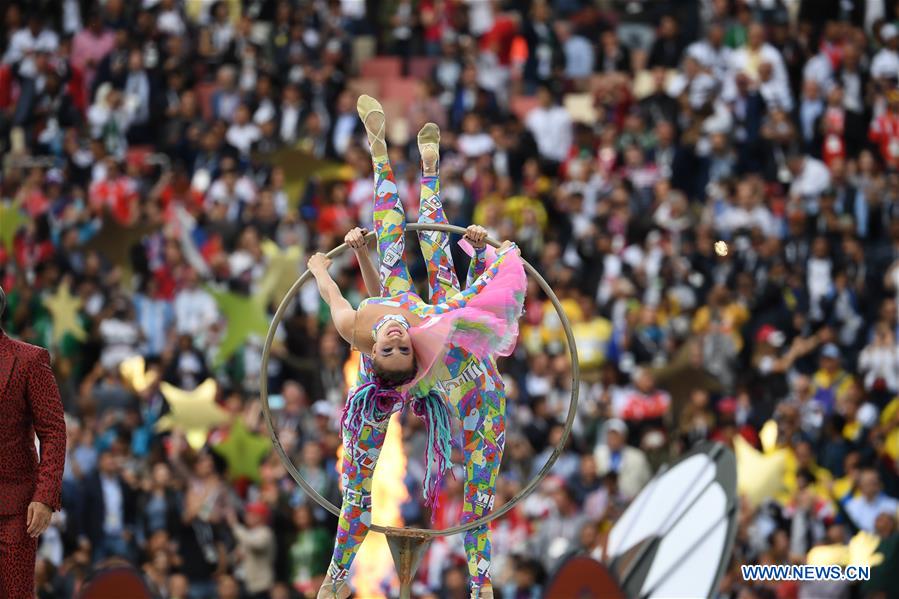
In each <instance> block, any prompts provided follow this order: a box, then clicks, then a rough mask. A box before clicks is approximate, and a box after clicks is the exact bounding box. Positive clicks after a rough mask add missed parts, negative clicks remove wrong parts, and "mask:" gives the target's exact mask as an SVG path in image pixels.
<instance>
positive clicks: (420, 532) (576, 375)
mask: <svg viewBox="0 0 899 599" xmlns="http://www.w3.org/2000/svg"><path fill="white" fill-rule="evenodd" d="M406 230H407V231H440V232H443V233H456V234H458V235H464V234H465V229H463V228H462V227H457V226H455V225H447V224H437V223H407V224H406ZM374 236H375V234H374V232H370V233H368V235H367V238H373V237H374ZM487 243H489V244H490V245H492V246H493V247H499V245H500V244H499V243H498V242H497V241H495V240H493V239H487ZM348 247H349V246H347V244H345V243H344V244H341V245H339V246H337V247H336V248H334V249H333V250H331V251H330V252H328V254H327V255H328V258H333V257H335V256H339V255H340V254H342V253H343V252H344V251H346V250H347V248H348ZM522 262H523V263H524V268H525V270H526V271H527V272H528V274H530V275H531V276H532V277H534V279H535V280H536V281H537V284H538V285H539V286H540V288H541V289H542V290H543V292H544V293H546V295H547V297H549V300H550V301H551V302H552V304H553V307H554V308H555V309H556V312H557V313H558V315H559V320H561V322H562V328H563V329H564V330H565V337H566V339H567V340H568V352H569V354H570V355H571V401H570V403H569V404H568V418H567V419H566V421H565V430H564V431H563V432H562V438H561V439H560V440H559V444H558V445H557V446H556V448H555V449H554V450H553V452H552V454H551V455H550V456H549V459H548V460H547V461H546V464H544V465H543V468H542V469H541V470H540V472H538V473H537V476H536V477H534V478H533V479H532V480H531V482H530V483H528V485H527V486H526V487H525V488H524V489H522V490H521V491H519V493H518V495H516V496H515V497H513V498H512V499H511V500H509V501H508V502H507V503H506V504H505V505H503V506H502V507H500V508H499V509H497V510H495V511H492V512H490V513H489V514H486V515H484V516H482V517H480V518H478V519H476V520H472V521H471V522H468V523H467V524H460V525H458V526H453V527H450V528H444V529H440V530H437V529H431V528H407V527H399V528H398V527H393V526H380V525H377V524H372V525H371V527H370V530H373V531H375V532H381V533H387V534H391V535H394V536H404V537H410V536H412V537H419V538H433V537H443V536H450V535H455V534H459V533H462V532H466V531H469V530H472V529H474V528H477V527H479V526H483V525H486V524H489V523H490V522H492V521H493V520H496V519H497V518H499V517H500V516H502V515H504V514H505V513H506V512H508V511H509V510H511V509H512V508H513V507H514V506H515V504H516V503H518V502H519V501H521V500H522V499H524V498H525V497H527V496H528V495H530V494H531V493H532V492H533V491H534V489H536V488H537V485H539V484H540V482H541V481H542V480H543V479H544V478H545V477H546V475H547V474H549V471H550V469H551V468H552V467H553V464H555V463H556V460H557V459H559V456H560V455H561V453H562V451H563V449H564V447H565V444H566V442H567V441H568V436H569V435H570V434H571V427H572V425H573V424H574V417H575V415H576V414H577V402H578V392H579V387H580V363H579V362H578V356H577V346H576V345H575V341H574V333H573V332H572V330H571V323H570V322H569V321H568V317H567V316H566V315H565V311H564V310H563V309H562V304H561V303H560V302H559V298H558V297H556V294H555V293H554V292H553V290H552V288H551V287H550V286H549V284H548V283H547V282H546V279H544V278H543V277H542V276H541V275H540V273H538V272H537V271H536V270H535V269H534V267H533V266H531V265H530V264H528V262H527V261H525V260H522ZM311 276H312V273H311V272H309V271H308V270H307V271H306V272H304V273H303V274H302V276H300V278H299V279H297V280H296V282H295V283H294V284H293V286H292V287H291V288H290V290H289V291H288V292H287V295H285V296H284V299H282V300H281V304H280V305H279V306H278V310H277V311H276V312H275V316H274V318H273V319H272V324H271V325H270V326H269V329H268V335H267V336H266V338H265V345H264V347H263V349H262V372H263V376H262V377H261V385H260V389H259V393H260V395H261V396H262V412H263V415H264V416H265V424H266V425H267V426H268V430H269V434H270V435H271V437H272V445H274V447H275V451H276V452H277V453H278V457H279V458H281V462H282V463H283V464H284V467H285V468H286V469H287V471H288V472H289V473H290V476H291V477H292V478H293V479H294V480H295V481H296V482H297V484H299V485H300V487H301V488H302V489H303V491H304V492H305V493H306V494H307V495H309V497H311V498H312V499H313V500H314V501H315V502H316V503H317V504H318V505H320V506H322V507H323V508H325V509H326V510H328V511H329V512H331V513H332V514H334V515H335V516H339V515H340V508H338V507H337V506H336V505H334V504H333V503H331V502H330V501H328V500H327V499H325V498H324V497H322V496H321V495H320V494H319V493H318V491H316V490H315V489H313V488H312V486H311V485H310V484H309V483H308V482H306V479H304V478H303V476H302V475H301V474H300V472H299V470H297V468H296V466H294V464H293V462H292V461H291V459H290V457H289V456H288V455H287V452H286V451H285V450H284V446H282V445H281V441H280V439H278V433H277V431H276V430H275V425H274V422H273V421H272V410H271V407H270V406H269V403H268V377H267V376H266V375H265V373H267V372H268V360H269V353H270V352H271V348H272V342H273V341H274V338H275V331H276V330H277V328H278V325H280V324H281V320H282V319H283V318H284V312H285V311H286V310H287V307H288V306H289V305H290V303H291V301H293V298H294V297H296V295H297V293H298V292H299V290H300V288H301V287H302V286H303V285H304V284H305V283H306V282H307V281H309V279H310V278H311Z"/></svg>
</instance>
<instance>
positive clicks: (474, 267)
mask: <svg viewBox="0 0 899 599" xmlns="http://www.w3.org/2000/svg"><path fill="white" fill-rule="evenodd" d="M459 247H461V248H462V251H463V252H465V253H466V254H468V255H469V256H470V257H471V262H469V264H468V278H467V279H466V281H465V286H466V287H471V286H472V285H474V282H475V281H476V280H477V278H478V277H480V276H481V275H482V274H484V272H485V271H486V270H487V267H488V266H490V265H491V264H493V263H494V262H495V261H496V248H494V247H493V246H490V245H485V246H484V247H482V248H477V249H475V248H474V246H472V245H471V244H470V243H468V241H467V240H466V239H465V238H462V239H461V240H460V241H459Z"/></svg>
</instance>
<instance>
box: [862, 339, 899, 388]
mask: <svg viewBox="0 0 899 599" xmlns="http://www.w3.org/2000/svg"><path fill="white" fill-rule="evenodd" d="M858 369H859V371H860V372H862V373H863V374H864V376H865V379H864V382H865V389H866V390H868V391H872V390H877V389H878V388H882V390H883V391H888V392H889V393H896V391H897V390H899V346H897V345H896V335H895V333H894V332H893V329H891V328H890V326H889V325H888V324H886V323H885V322H882V323H880V324H878V325H877V328H876V329H875V330H874V339H872V340H871V343H870V344H868V345H867V346H865V349H863V350H862V352H861V354H860V355H859V357H858Z"/></svg>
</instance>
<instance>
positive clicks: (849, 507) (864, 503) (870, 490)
mask: <svg viewBox="0 0 899 599" xmlns="http://www.w3.org/2000/svg"><path fill="white" fill-rule="evenodd" d="M858 488H859V491H860V493H859V494H858V495H857V496H855V497H852V498H850V499H849V500H848V501H847V502H846V504H845V505H846V513H847V514H849V517H850V518H852V522H853V523H854V524H855V525H856V526H858V527H859V528H860V529H862V530H864V531H866V532H870V533H873V532H874V522H875V521H876V520H877V517H878V516H879V515H880V514H890V515H891V516H893V517H894V518H895V517H896V514H897V513H899V501H897V500H896V499H894V498H893V497H890V496H888V495H887V494H886V493H884V492H883V488H882V486H881V483H880V475H879V474H878V473H877V470H875V469H874V468H868V469H866V470H863V471H862V472H861V474H860V475H859V480H858Z"/></svg>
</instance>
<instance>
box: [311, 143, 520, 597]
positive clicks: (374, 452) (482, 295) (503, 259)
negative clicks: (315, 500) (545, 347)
mask: <svg viewBox="0 0 899 599" xmlns="http://www.w3.org/2000/svg"><path fill="white" fill-rule="evenodd" d="M374 170H375V211H374V220H375V232H376V234H377V237H378V253H379V256H380V261H381V267H380V279H381V281H380V282H381V294H382V295H383V296H385V297H380V298H369V299H367V300H365V301H366V302H370V303H375V302H376V303H380V304H386V305H393V306H397V307H401V308H403V309H405V310H408V311H409V312H411V313H413V314H416V315H418V316H421V317H426V321H425V323H423V324H422V325H420V326H419V327H414V328H419V329H422V330H423V331H424V330H427V333H428V334H429V335H432V339H431V343H429V345H432V346H434V347H442V348H448V349H446V350H445V351H442V352H440V353H438V354H435V361H438V360H439V361H440V362H441V364H440V365H437V364H434V366H435V367H434V368H426V369H425V372H420V373H419V375H418V376H417V377H416V380H415V381H414V382H413V384H412V387H411V389H410V390H409V393H410V394H411V396H412V397H413V399H412V408H413V410H414V411H415V413H416V414H418V415H419V416H422V417H423V418H424V419H425V421H426V423H427V425H428V437H429V438H428V476H427V480H426V481H425V485H424V487H425V496H426V499H427V502H428V503H429V504H430V505H431V506H433V505H434V504H435V503H436V498H437V492H438V490H439V482H440V478H441V476H442V474H443V471H444V469H445V468H447V467H448V466H449V451H450V443H451V440H450V435H451V428H450V423H449V419H448V408H447V406H446V402H445V400H444V398H448V400H449V403H450V405H451V406H452V408H453V410H454V411H455V412H456V414H457V416H458V417H459V419H460V420H461V421H462V423H463V427H462V428H463V431H464V446H463V450H464V456H465V461H466V481H465V501H464V505H463V511H462V522H470V521H472V520H473V519H475V518H479V517H480V516H482V515H484V514H485V513H486V512H488V511H489V510H490V509H491V507H492V505H493V497H494V486H495V482H496V474H497V472H498V469H499V465H500V460H501V458H502V451H503V443H504V439H505V432H504V431H505V419H504V412H505V393H504V388H503V382H502V378H501V377H500V375H499V373H498V372H497V370H496V365H495V363H494V361H493V359H492V357H491V356H492V355H508V353H509V352H510V351H511V350H512V348H513V347H514V344H515V339H516V337H517V335H518V324H517V323H518V318H519V316H520V314H521V306H522V302H523V297H524V287H525V278H524V272H523V269H522V267H521V263H520V259H519V258H518V257H517V255H516V254H515V253H514V252H507V253H504V254H501V255H499V256H497V257H496V258H495V260H493V261H492V262H489V260H490V256H488V253H487V252H486V251H483V250H481V251H477V252H476V253H475V255H474V256H473V258H472V263H471V266H470V268H469V274H468V283H469V285H468V287H467V288H466V289H465V290H464V291H459V289H458V287H459V285H458V280H457V277H456V274H455V270H454V268H453V264H452V259H451V255H450V251H449V236H448V235H446V234H440V233H434V232H427V233H423V234H421V235H420V241H421V245H422V251H423V253H424V255H425V258H426V260H427V263H428V274H429V283H430V296H431V297H430V299H431V302H432V304H428V303H425V302H424V301H423V300H422V299H421V298H420V297H419V296H418V295H417V294H415V292H414V291H413V290H412V279H411V276H410V275H409V271H408V268H407V266H406V262H405V240H404V235H405V223H406V217H405V213H404V211H403V207H402V204H401V202H400V201H399V197H398V195H397V188H396V183H395V181H394V178H393V172H392V170H391V168H390V164H389V163H388V162H386V161H384V162H375V163H374ZM419 212H420V217H419V221H420V222H426V223H442V222H446V219H445V217H444V214H443V207H442V205H441V203H440V198H439V181H438V179H437V178H436V177H423V178H422V186H421V208H420V211H419ZM488 262H489V263H488ZM504 263H505V267H504ZM450 292H452V293H450ZM360 308H361V306H360ZM400 318H401V317H400ZM423 331H419V332H423ZM411 332H412V331H411V330H410V333H411ZM416 352H418V346H416ZM370 365H371V358H370V357H368V356H363V360H362V365H361V368H360V374H359V380H358V381H357V386H356V387H355V388H354V390H353V391H351V393H350V398H349V399H348V401H347V406H346V409H345V412H344V422H343V425H344V426H343V429H344V431H343V432H344V453H343V456H344V457H343V480H342V482H343V489H344V492H343V493H344V496H343V506H342V508H341V516H340V520H339V525H338V530H337V539H336V541H335V547H334V556H333V559H332V561H331V565H330V567H329V569H328V574H329V576H330V578H331V579H332V580H333V581H340V580H344V579H345V578H346V577H347V575H348V572H349V568H350V565H351V563H352V560H353V558H354V557H355V555H356V552H357V551H358V549H359V546H360V545H361V543H362V541H363V540H364V538H365V535H366V533H367V532H368V529H369V526H370V525H371V481H372V474H373V473H374V468H375V465H376V464H377V459H378V455H379V453H380V450H381V446H382V445H383V442H384V438H385V436H386V431H387V424H388V421H389V418H390V415H391V414H392V413H393V412H395V411H397V410H399V409H400V408H401V407H402V405H403V401H404V398H403V395H402V394H401V393H400V392H398V391H394V392H393V393H389V392H388V393H385V392H383V391H381V392H379V393H378V394H377V397H375V393H373V392H370V390H371V389H373V388H374V387H375V385H374V383H373V382H372V375H371V372H372V369H371V367H370ZM465 549H466V553H467V554H468V562H469V572H470V574H471V578H472V586H473V588H474V589H478V588H480V587H481V586H482V585H484V584H485V583H486V582H487V581H488V580H489V572H488V570H489V565H490V538H489V531H488V529H487V527H486V526H482V527H478V528H477V529H475V530H473V531H470V532H469V533H468V534H466V536H465Z"/></svg>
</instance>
